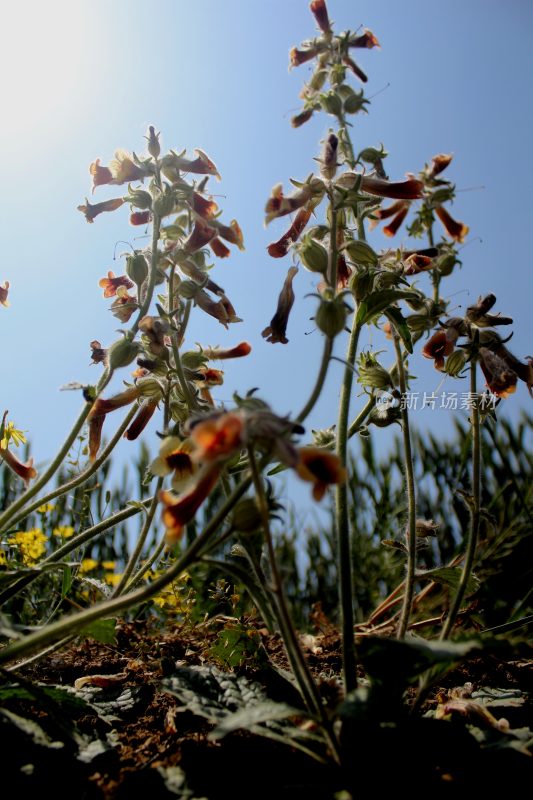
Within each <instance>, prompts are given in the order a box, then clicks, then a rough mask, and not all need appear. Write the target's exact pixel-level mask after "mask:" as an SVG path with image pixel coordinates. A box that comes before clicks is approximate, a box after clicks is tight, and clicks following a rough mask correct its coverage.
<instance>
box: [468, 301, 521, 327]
mask: <svg viewBox="0 0 533 800" xmlns="http://www.w3.org/2000/svg"><path fill="white" fill-rule="evenodd" d="M495 302H496V295H495V294H492V293H490V294H488V295H486V296H485V297H479V298H478V301H477V303H474V304H473V305H471V306H468V308H467V309H466V318H467V320H468V321H469V322H471V323H473V324H474V325H475V326H476V327H477V328H490V327H492V326H493V325H512V323H513V320H512V318H511V317H503V316H502V315H501V314H500V313H498V314H489V311H490V309H491V308H492V306H493V305H494V303H495Z"/></svg>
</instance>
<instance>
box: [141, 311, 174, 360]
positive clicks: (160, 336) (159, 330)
mask: <svg viewBox="0 0 533 800" xmlns="http://www.w3.org/2000/svg"><path fill="white" fill-rule="evenodd" d="M139 330H140V331H141V332H142V333H143V334H144V335H145V336H146V337H147V339H148V340H149V349H150V352H151V353H152V354H153V355H154V356H159V355H161V353H163V352H164V351H165V349H166V344H165V337H166V336H167V335H168V334H169V333H170V325H169V324H168V322H166V321H165V320H162V319H160V318H159V317H151V316H146V317H143V318H142V319H141V321H140V322H139Z"/></svg>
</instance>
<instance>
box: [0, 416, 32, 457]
mask: <svg viewBox="0 0 533 800" xmlns="http://www.w3.org/2000/svg"><path fill="white" fill-rule="evenodd" d="M10 442H12V443H13V444H14V445H15V447H18V446H19V444H26V437H25V436H24V433H23V431H19V430H18V428H15V423H14V422H6V424H5V427H4V436H3V438H2V440H1V441H0V448H2V449H3V450H5V449H6V448H7V446H8V444H9V443H10Z"/></svg>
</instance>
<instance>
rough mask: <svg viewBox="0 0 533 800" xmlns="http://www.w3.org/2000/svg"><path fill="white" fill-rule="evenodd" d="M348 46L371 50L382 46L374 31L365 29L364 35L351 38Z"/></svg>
mask: <svg viewBox="0 0 533 800" xmlns="http://www.w3.org/2000/svg"><path fill="white" fill-rule="evenodd" d="M348 44H349V46H350V47H366V48H368V49H369V50H371V49H372V48H373V47H379V46H380V44H379V42H378V40H377V39H376V37H375V35H374V34H373V33H372V31H369V30H368V28H365V30H364V31H363V33H361V34H358V35H357V34H356V35H354V36H351V37H350V39H349V41H348Z"/></svg>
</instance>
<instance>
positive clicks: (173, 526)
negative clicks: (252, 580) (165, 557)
mask: <svg viewBox="0 0 533 800" xmlns="http://www.w3.org/2000/svg"><path fill="white" fill-rule="evenodd" d="M219 476H220V467H219V466H218V465H217V464H206V465H205V467H204V468H203V469H202V470H201V471H200V472H199V473H198V478H197V480H196V482H195V484H194V486H193V487H192V488H191V489H189V491H188V492H185V493H184V494H182V495H180V496H179V497H175V496H174V495H173V494H171V493H170V492H167V491H161V492H159V499H160V500H161V502H162V503H163V505H164V508H163V511H162V514H161V519H162V520H163V524H164V526H165V528H166V533H165V539H166V542H167V544H168V545H173V544H176V542H179V540H180V539H181V537H182V535H183V531H184V529H185V526H186V525H187V523H188V522H190V521H191V520H192V519H193V518H194V516H195V514H196V512H197V511H198V509H199V508H200V506H201V505H202V503H203V502H204V500H205V499H206V497H207V496H208V495H209V493H210V492H211V490H212V489H214V487H215V485H216V483H217V481H218V478H219Z"/></svg>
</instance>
